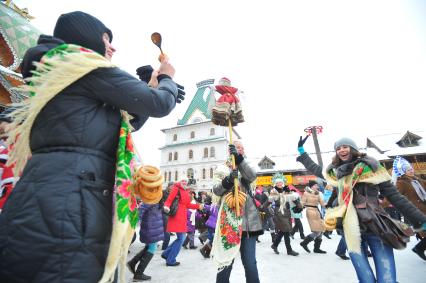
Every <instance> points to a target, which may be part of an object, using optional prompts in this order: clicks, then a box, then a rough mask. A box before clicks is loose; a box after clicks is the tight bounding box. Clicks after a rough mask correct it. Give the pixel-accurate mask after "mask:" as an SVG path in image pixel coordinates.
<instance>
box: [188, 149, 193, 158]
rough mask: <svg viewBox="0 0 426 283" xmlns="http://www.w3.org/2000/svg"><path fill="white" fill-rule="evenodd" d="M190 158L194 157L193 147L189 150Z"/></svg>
mask: <svg viewBox="0 0 426 283" xmlns="http://www.w3.org/2000/svg"><path fill="white" fill-rule="evenodd" d="M188 158H189V159H192V158H194V151H193V150H192V149H190V150H189V151H188Z"/></svg>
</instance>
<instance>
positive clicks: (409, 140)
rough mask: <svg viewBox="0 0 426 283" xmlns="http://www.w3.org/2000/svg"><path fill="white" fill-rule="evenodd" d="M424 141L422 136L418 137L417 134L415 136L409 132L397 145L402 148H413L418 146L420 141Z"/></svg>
mask: <svg viewBox="0 0 426 283" xmlns="http://www.w3.org/2000/svg"><path fill="white" fill-rule="evenodd" d="M420 139H422V137H421V136H418V135H416V134H413V133H412V132H410V131H407V132H406V133H405V135H404V136H403V137H402V138H401V139H400V140H399V141H397V142H396V144H397V145H399V146H400V147H412V146H418V145H419V140H420Z"/></svg>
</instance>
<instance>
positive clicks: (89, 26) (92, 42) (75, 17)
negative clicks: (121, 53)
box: [53, 11, 112, 56]
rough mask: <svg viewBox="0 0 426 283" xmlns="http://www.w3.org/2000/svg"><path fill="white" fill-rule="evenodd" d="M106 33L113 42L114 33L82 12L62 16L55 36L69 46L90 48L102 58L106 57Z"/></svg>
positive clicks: (58, 21) (54, 33) (55, 30)
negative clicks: (104, 37)
mask: <svg viewBox="0 0 426 283" xmlns="http://www.w3.org/2000/svg"><path fill="white" fill-rule="evenodd" d="M104 33H107V34H108V35H109V40H110V42H111V41H112V32H111V30H109V29H108V28H107V27H106V26H105V25H104V24H103V23H102V22H101V21H100V20H98V19H97V18H95V17H93V16H92V15H89V14H86V13H84V12H81V11H75V12H71V13H67V14H62V15H61V16H60V17H59V18H58V20H57V22H56V25H55V29H54V31H53V36H55V37H58V38H60V39H62V40H63V41H65V43H68V44H76V45H80V46H82V47H86V48H89V49H91V50H93V51H96V52H97V53H99V54H101V55H102V56H104V55H105V51H106V49H105V43H104V41H103V39H102V36H103V34H104Z"/></svg>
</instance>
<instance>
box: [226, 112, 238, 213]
mask: <svg viewBox="0 0 426 283" xmlns="http://www.w3.org/2000/svg"><path fill="white" fill-rule="evenodd" d="M228 128H229V143H230V144H233V142H232V124H231V119H229V120H228ZM231 160H232V170H234V169H235V167H236V166H235V156H234V155H233V154H231ZM234 198H235V209H236V214H237V216H240V204H239V202H238V177H236V178H235V179H234Z"/></svg>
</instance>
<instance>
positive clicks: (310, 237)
mask: <svg viewBox="0 0 426 283" xmlns="http://www.w3.org/2000/svg"><path fill="white" fill-rule="evenodd" d="M313 240H314V239H313V238H312V236H311V235H308V236H306V237H305V239H304V240H303V241H302V242H301V243H300V245H301V246H302V248H304V249H305V251H307V252H308V253H310V252H311V251H310V250H309V249H308V244H309V243H310V242H312V241H313Z"/></svg>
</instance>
